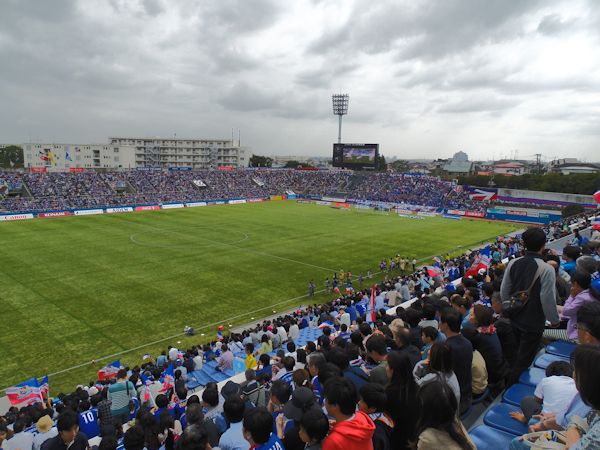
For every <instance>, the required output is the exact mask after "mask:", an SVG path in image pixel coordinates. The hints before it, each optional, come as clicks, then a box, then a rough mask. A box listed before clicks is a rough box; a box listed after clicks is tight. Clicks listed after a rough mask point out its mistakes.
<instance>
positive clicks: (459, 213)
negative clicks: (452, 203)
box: [448, 209, 467, 216]
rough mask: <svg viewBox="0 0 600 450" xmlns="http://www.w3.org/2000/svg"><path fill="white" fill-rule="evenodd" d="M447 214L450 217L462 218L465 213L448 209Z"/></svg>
mask: <svg viewBox="0 0 600 450" xmlns="http://www.w3.org/2000/svg"><path fill="white" fill-rule="evenodd" d="M448 214H450V215H451V216H464V215H466V214H467V213H466V211H461V210H460V209H449V210H448Z"/></svg>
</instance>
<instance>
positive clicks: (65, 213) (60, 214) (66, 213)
mask: <svg viewBox="0 0 600 450" xmlns="http://www.w3.org/2000/svg"><path fill="white" fill-rule="evenodd" d="M72 215H73V213H72V212H70V211H55V212H45V213H39V214H38V217H65V216H72Z"/></svg>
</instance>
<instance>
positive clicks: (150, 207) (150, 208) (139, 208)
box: [134, 205, 160, 211]
mask: <svg viewBox="0 0 600 450" xmlns="http://www.w3.org/2000/svg"><path fill="white" fill-rule="evenodd" d="M134 209H135V211H156V210H159V209H160V206H158V205H146V206H136V207H135V208H134Z"/></svg>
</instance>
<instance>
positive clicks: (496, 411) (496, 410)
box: [483, 403, 527, 436]
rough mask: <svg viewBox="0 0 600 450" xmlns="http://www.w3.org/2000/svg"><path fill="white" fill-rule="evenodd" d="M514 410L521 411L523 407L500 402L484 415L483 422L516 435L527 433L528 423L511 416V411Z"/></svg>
mask: <svg viewBox="0 0 600 450" xmlns="http://www.w3.org/2000/svg"><path fill="white" fill-rule="evenodd" d="M513 411H521V409H520V408H518V407H516V406H513V405H509V404H508V403H499V404H497V405H496V406H493V407H492V408H490V409H488V411H487V412H486V413H485V416H483V423H485V424H486V425H488V426H490V427H492V428H496V429H498V430H501V431H504V432H506V433H510V434H514V435H515V436H520V435H522V434H525V433H527V424H525V423H521V422H518V421H516V420H515V419H513V418H512V417H510V415H509V413H511V412H513Z"/></svg>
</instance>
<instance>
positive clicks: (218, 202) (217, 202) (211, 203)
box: [208, 200, 227, 205]
mask: <svg viewBox="0 0 600 450" xmlns="http://www.w3.org/2000/svg"><path fill="white" fill-rule="evenodd" d="M208 203H209V205H224V204H225V203H227V202H225V201H222V200H217V201H215V202H208Z"/></svg>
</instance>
